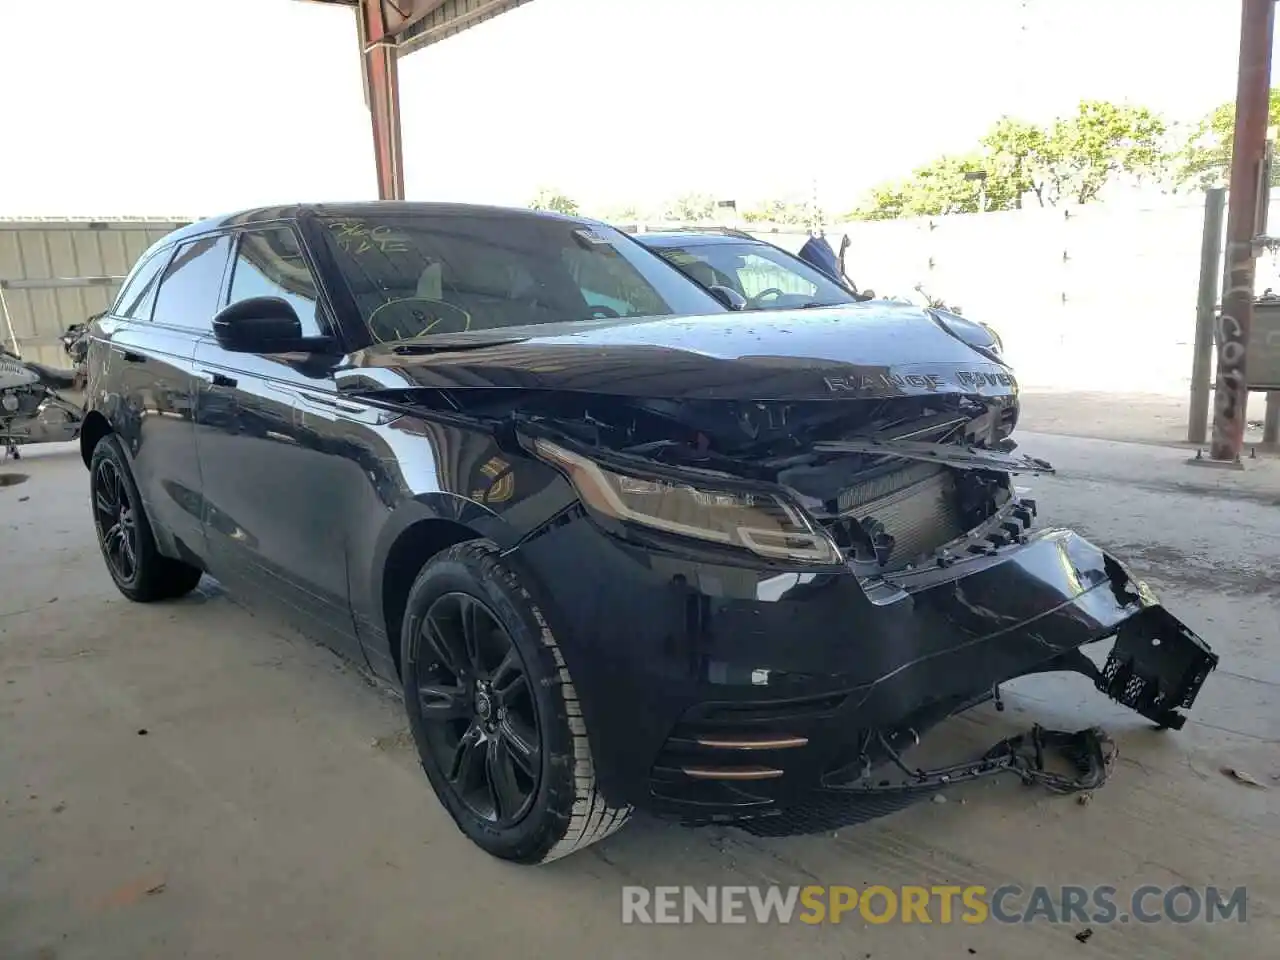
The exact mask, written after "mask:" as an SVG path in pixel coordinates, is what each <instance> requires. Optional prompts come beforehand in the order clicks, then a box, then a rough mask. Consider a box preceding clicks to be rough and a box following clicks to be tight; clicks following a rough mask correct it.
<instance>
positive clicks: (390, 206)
mask: <svg viewBox="0 0 1280 960" xmlns="http://www.w3.org/2000/svg"><path fill="white" fill-rule="evenodd" d="M413 214H417V215H419V216H436V217H449V216H465V217H473V218H474V217H495V218H502V219H510V218H512V217H528V218H530V219H539V220H563V221H566V222H569V223H580V224H590V223H595V222H597V221H593V220H590V219H588V218H586V217H572V216H566V215H565V214H560V213H554V212H552V211H550V210H530V209H528V208H527V207H499V206H488V205H484V204H471V203H418V202H414V201H405V200H366V201H360V202H353V203H292V204H284V205H280V206H271V207H254V208H251V209H248V210H238V211H236V212H234V213H224V214H219V215H218V216H215V217H206V218H204V219H203V220H197V221H196V222H195V223H189V224H187V225H186V226H185V227H179V228H178V229H177V230H175V231H173V232H172V233H170V234H168V235H166V236H165V237H164V239H163V241H161V242H163V243H171V242H173V241H175V240H182V239H184V238H186V237H193V236H198V235H200V234H202V233H208V232H209V231H210V230H218V229H225V228H227V227H243V226H250V225H252V224H255V223H271V222H274V221H279V220H296V219H298V218H299V217H300V216H306V215H312V216H319V217H369V216H378V215H381V216H393V217H394V216H409V215H413Z"/></svg>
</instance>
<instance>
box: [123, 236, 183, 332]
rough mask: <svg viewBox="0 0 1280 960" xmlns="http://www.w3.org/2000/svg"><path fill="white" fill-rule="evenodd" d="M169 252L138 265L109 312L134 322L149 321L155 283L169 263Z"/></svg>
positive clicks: (166, 251) (158, 254)
mask: <svg viewBox="0 0 1280 960" xmlns="http://www.w3.org/2000/svg"><path fill="white" fill-rule="evenodd" d="M169 252H170V251H169V250H168V249H165V250H161V251H160V252H159V253H155V254H152V255H151V257H150V258H149V259H148V260H146V261H145V262H144V263H141V264H139V265H138V266H137V267H136V268H135V269H134V271H133V274H132V275H131V276H130V277H129V279H128V281H127V282H126V283H125V285H124V289H122V290H121V291H120V296H119V298H117V300H116V305H115V308H114V309H113V310H112V311H111V312H112V313H114V314H115V315H116V316H117V317H130V318H132V319H134V320H150V319H151V305H152V304H153V303H155V299H156V287H157V285H158V284H157V281H158V280H159V279H160V271H161V270H162V269H164V265H165V264H166V263H168V262H169Z"/></svg>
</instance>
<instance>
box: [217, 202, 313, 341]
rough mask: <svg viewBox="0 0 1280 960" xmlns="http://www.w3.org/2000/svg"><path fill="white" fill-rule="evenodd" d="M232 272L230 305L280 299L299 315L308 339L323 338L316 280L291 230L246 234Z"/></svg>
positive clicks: (278, 228) (241, 236) (243, 234)
mask: <svg viewBox="0 0 1280 960" xmlns="http://www.w3.org/2000/svg"><path fill="white" fill-rule="evenodd" d="M231 271H232V272H231V295H230V299H229V300H228V303H235V302H236V301H237V300H247V299H248V298H249V297H279V298H280V299H282V300H287V301H288V302H289V303H290V304H291V305H292V306H293V309H294V310H296V311H297V313H298V319H299V320H301V321H302V335H303V336H304V337H317V336H320V335H321V332H322V331H321V327H322V326H323V323H322V321H321V308H320V303H319V301H320V295H319V292H318V291H317V287H316V279H315V277H314V276H313V275H312V273H311V269H310V268H309V267H308V266H307V261H306V259H305V258H304V257H303V256H302V250H301V249H300V248H299V246H298V237H297V234H295V233H294V232H293V230H291V229H290V228H289V227H271V228H270V229H266V230H250V231H246V232H245V233H242V234H241V235H240V243H239V246H238V247H237V248H236V259H235V262H234V263H233V264H232V266H231Z"/></svg>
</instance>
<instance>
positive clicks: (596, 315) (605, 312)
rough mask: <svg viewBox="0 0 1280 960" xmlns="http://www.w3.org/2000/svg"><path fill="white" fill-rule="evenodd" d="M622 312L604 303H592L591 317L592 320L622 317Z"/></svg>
mask: <svg viewBox="0 0 1280 960" xmlns="http://www.w3.org/2000/svg"><path fill="white" fill-rule="evenodd" d="M620 316H622V314H620V313H619V312H618V311H617V310H615V309H613V307H606V306H605V305H604V304H603V303H596V304H592V306H591V319H592V320H608V319H610V318H612V317H620Z"/></svg>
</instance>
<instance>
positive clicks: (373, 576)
mask: <svg viewBox="0 0 1280 960" xmlns="http://www.w3.org/2000/svg"><path fill="white" fill-rule="evenodd" d="M90 337H91V342H90V348H89V361H88V365H89V373H88V399H87V415H86V420H85V426H84V430H83V434H82V450H83V456H84V461H85V464H86V466H87V467H88V468H89V470H90V478H91V493H92V510H93V516H94V521H95V523H96V528H97V533H98V538H99V541H100V543H101V547H102V553H103V556H104V558H105V559H106V563H107V567H108V569H109V571H110V573H111V576H112V577H113V579H114V580H115V582H116V584H117V586H118V587H119V589H120V591H121V592H122V593H124V595H125V596H127V597H129V598H130V599H133V600H137V601H156V600H164V599H169V598H176V597H179V596H181V595H183V594H184V593H186V592H188V591H190V590H191V589H192V588H194V587H195V586H196V583H197V581H198V580H199V579H200V577H201V575H202V573H204V572H207V573H209V574H211V575H213V576H214V577H216V578H217V579H218V580H219V581H221V582H222V583H223V584H224V585H225V586H226V587H227V588H228V589H229V590H230V591H232V592H234V593H237V594H239V595H241V596H242V597H244V598H245V599H247V600H250V601H256V602H259V603H262V604H267V605H270V606H272V607H274V608H275V609H276V610H278V611H279V612H280V614H281V615H283V616H285V617H287V618H289V619H291V620H292V621H293V622H294V623H295V624H296V625H297V626H299V627H300V628H301V629H302V630H303V631H304V632H306V633H308V634H310V635H311V636H314V637H316V638H318V639H321V640H323V641H324V642H326V643H328V644H329V645H331V646H332V647H333V648H335V649H336V650H338V651H339V652H341V653H342V654H344V655H346V656H347V657H349V658H351V659H352V660H354V661H355V662H357V663H359V664H362V665H364V666H365V667H367V669H369V670H371V671H372V672H373V673H375V674H377V675H379V676H381V677H383V678H386V679H387V680H390V681H392V682H395V683H397V684H399V685H401V686H402V688H403V691H404V697H405V707H406V710H407V713H408V718H409V722H410V725H411V727H412V731H413V736H414V739H415V742H416V744H417V747H418V750H419V753H420V755H421V760H422V765H423V767H424V769H425V771H426V774H427V776H428V777H429V778H430V781H431V783H432V785H433V787H434V788H435V790H436V792H437V793H438V794H439V796H440V799H441V801H442V802H443V803H444V805H445V806H446V807H447V808H448V810H449V812H450V813H451V814H452V815H453V817H454V818H455V820H456V821H457V823H458V825H459V827H460V828H461V829H462V830H463V831H465V833H466V834H467V835H468V836H469V837H471V838H472V839H473V840H474V841H475V842H476V843H478V844H479V845H480V846H482V847H483V848H484V849H486V850H488V851H489V852H490V853H493V854H495V855H497V856H500V857H505V858H508V859H512V860H517V861H521V862H539V861H543V860H547V859H550V858H554V857H557V856H561V855H563V854H565V853H567V852H570V851H572V850H574V849H576V848H578V847H580V846H582V845H584V844H587V843H590V842H592V841H594V840H597V839H599V838H601V837H603V836H606V835H607V834H609V833H610V832H611V831H613V830H614V829H616V828H617V827H618V826H619V825H621V824H622V822H623V821H624V820H625V819H626V818H627V815H628V813H629V812H630V811H631V810H632V808H633V807H634V806H643V807H646V808H648V809H650V810H653V811H655V812H658V813H661V814H666V815H670V816H673V817H676V818H678V819H680V820H683V821H686V822H691V823H705V822H709V821H724V820H735V821H742V822H745V823H746V824H748V826H752V825H754V827H753V828H754V829H758V830H761V831H770V830H772V831H774V832H788V831H790V832H794V831H795V830H801V829H806V830H807V829H827V828H829V825H830V824H831V823H833V822H834V823H842V822H852V821H854V820H856V819H863V818H865V817H866V816H867V815H869V813H868V811H872V812H875V811H880V812H883V810H884V809H886V804H885V802H884V798H883V796H881V795H880V794H876V793H875V792H874V791H875V790H878V789H880V788H879V787H876V784H877V783H879V779H878V778H879V774H878V773H877V774H875V775H874V776H875V777H876V779H874V780H873V779H869V778H871V777H872V776H873V774H872V773H871V771H873V770H875V771H881V770H883V768H884V767H885V765H886V764H887V763H889V762H890V761H895V762H896V760H895V758H896V757H897V756H898V753H897V751H898V750H900V749H902V747H903V744H904V741H905V740H907V739H909V738H911V737H915V736H917V735H918V734H919V733H921V732H923V731H924V730H925V729H926V728H928V727H929V726H931V725H933V724H935V723H937V722H938V721H940V720H942V719H943V718H945V717H947V716H949V715H951V714H953V713H956V712H958V711H960V710H963V709H966V708H967V707H969V706H972V705H973V704H976V703H979V702H981V701H983V700H984V699H988V698H990V697H991V696H992V693H993V691H994V690H995V689H996V688H997V686H998V684H1000V683H1002V682H1003V681H1005V680H1008V679H1010V678H1013V677H1017V676H1020V675H1022V674H1026V673H1030V672H1040V671H1044V670H1053V669H1062V670H1078V671H1081V672H1085V673H1089V675H1090V676H1093V677H1094V678H1095V680H1096V681H1097V683H1098V685H1099V687H1100V688H1102V689H1103V690H1105V691H1107V692H1108V693H1110V694H1112V695H1113V696H1116V697H1117V698H1119V699H1121V700H1122V702H1125V703H1127V704H1129V705H1130V706H1133V707H1134V708H1135V709H1137V710H1139V711H1140V712H1142V713H1144V714H1145V715H1147V716H1150V717H1152V718H1154V719H1156V720H1157V721H1158V722H1160V723H1163V724H1166V725H1171V726H1176V725H1178V724H1180V723H1181V721H1182V715H1181V714H1180V713H1179V712H1178V711H1177V709H1176V708H1179V707H1186V706H1190V704H1191V701H1192V700H1193V699H1194V697H1195V694H1196V691H1197V690H1198V689H1199V686H1200V683H1201V682H1202V681H1203V679H1204V677H1205V675H1206V674H1207V673H1208V671H1209V669H1210V668H1211V667H1212V666H1213V664H1214V662H1216V661H1215V658H1214V657H1213V655H1212V654H1211V653H1209V652H1208V651H1207V649H1206V648H1205V647H1204V645H1203V643H1202V642H1201V641H1199V640H1198V639H1197V638H1196V637H1195V636H1194V635H1192V634H1191V633H1190V632H1189V631H1188V630H1187V629H1186V628H1185V627H1183V626H1182V625H1181V624H1180V623H1178V621H1176V620H1175V619H1174V618H1173V617H1172V616H1171V615H1170V614H1168V613H1167V612H1166V611H1165V610H1164V608H1162V607H1161V606H1159V605H1158V604H1157V603H1156V601H1155V599H1154V598H1153V597H1152V596H1151V594H1150V592H1149V591H1148V590H1147V589H1146V588H1145V586H1143V585H1142V584H1140V583H1138V582H1137V581H1134V580H1132V579H1131V578H1130V577H1129V575H1128V574H1127V573H1126V572H1125V570H1124V568H1123V567H1122V566H1121V564H1120V563H1119V562H1118V561H1116V560H1115V559H1113V558H1112V557H1110V556H1108V555H1107V554H1105V553H1104V552H1102V551H1101V550H1099V549H1098V548H1096V547H1094V546H1093V545H1091V544H1090V543H1088V542H1087V541H1085V540H1084V539H1082V538H1081V537H1079V536H1077V535H1076V534H1074V533H1072V532H1070V531H1068V530H1063V529H1050V530H1045V531H1042V532H1039V533H1033V532H1031V530H1030V527H1031V521H1032V516H1033V515H1034V513H1035V505H1034V504H1033V503H1031V502H1030V501H1028V500H1026V499H1024V498H1022V497H1020V496H1019V495H1018V493H1017V492H1016V491H1015V489H1014V488H1013V487H1012V485H1011V483H1010V475H1011V473H1012V472H1016V471H1024V470H1027V471H1036V470H1045V469H1050V468H1049V467H1048V466H1047V465H1046V464H1043V463H1042V462H1038V461H1032V460H1029V459H1027V458H1023V457H1016V456H1014V455H1012V454H1011V453H1010V452H1009V449H1010V442H1009V441H1008V437H1007V435H1008V433H1009V431H1010V430H1011V429H1012V425H1013V423H1014V420H1015V417H1016V411H1017V387H1016V382H1015V380H1014V377H1013V375H1012V373H1011V372H1010V370H1009V369H1008V368H1007V367H1005V366H1004V365H1003V364H1001V363H1000V362H998V361H997V360H995V359H993V358H991V357H990V356H986V355H983V354H980V353H979V352H976V351H975V350H974V349H972V348H971V347H970V346H969V345H967V344H966V343H964V342H963V341H962V340H961V339H959V338H958V337H957V336H956V335H954V333H953V332H951V331H950V330H949V329H948V328H947V326H946V325H945V324H943V323H941V322H939V321H938V320H937V318H936V317H934V316H931V315H930V314H929V313H928V312H926V311H922V310H918V309H915V308H912V307H905V306H895V305H892V304H885V303H867V304H859V305H855V306H851V307H847V308H841V309H838V310H805V311H797V312H792V313H789V312H784V311H776V312H773V313H768V314H754V315H751V316H749V317H748V316H746V315H743V314H737V313H732V312H730V311H728V310H726V309H725V308H723V307H722V306H721V305H720V303H719V302H718V301H716V300H715V299H714V298H713V297H712V296H710V295H709V294H708V293H706V292H705V291H704V290H702V289H701V288H699V287H698V286H697V285H696V284H694V283H692V282H691V281H689V280H688V279H687V278H686V277H684V276H683V275H682V274H681V273H680V272H679V271H677V270H676V269H675V268H674V267H672V266H670V265H669V264H668V263H666V262H665V261H663V260H662V259H660V258H659V257H657V256H655V255H653V254H651V253H650V252H648V251H647V250H645V249H644V248H643V247H641V246H640V245H639V244H638V243H636V242H635V241H634V240H632V239H630V238H628V237H626V236H624V235H622V234H620V233H618V232H617V231H615V230H613V229H611V228H609V227H607V226H605V225H603V224H600V223H595V222H591V221H586V220H581V219H575V218H568V217H561V216H556V215H551V214H538V213H533V212H530V211H515V210H499V209H491V208H479V207H462V206H444V205H422V204H404V203H398V204H358V205H341V206H336V205H335V206H294V207H282V208H275V209H265V210H254V211H250V212H246V213H241V214H237V215H234V216H227V217H223V218H219V219H214V220H207V221H204V222H201V223H197V224H194V225H191V226H188V227H186V228H184V229H182V230H179V231H177V232H176V233H173V234H171V235H170V236H168V237H166V238H165V239H163V240H161V241H160V242H158V243H157V244H156V245H155V246H154V247H152V248H151V249H150V250H149V251H147V253H146V254H145V255H144V256H143V257H142V258H141V260H140V261H139V262H138V264H137V265H136V266H135V267H134V269H133V271H132V272H131V274H130V276H129V278H128V279H127V281H126V283H125V284H124V287H123V289H122V291H121V294H120V296H119V298H118V300H117V301H116V303H115V304H114V305H113V306H112V307H111V309H110V310H108V311H107V312H106V313H105V314H104V315H102V316H100V317H98V318H97V319H96V320H95V321H94V322H93V324H92V326H91V330H90ZM1117 636H1118V640H1117V643H1116V646H1115V649H1114V650H1113V652H1112V654H1111V659H1110V660H1109V661H1108V666H1107V667H1106V668H1105V669H1104V670H1102V671H1098V670H1097V669H1096V668H1093V667H1092V664H1091V663H1090V662H1089V661H1088V660H1086V659H1085V658H1084V657H1083V656H1081V655H1080V654H1079V653H1078V649H1077V648H1079V647H1080V646H1081V645H1082V644H1086V643H1089V642H1091V641H1096V640H1101V639H1104V638H1111V637H1117ZM1157 643H1158V645H1156V644H1157ZM1090 671H1092V672H1090ZM927 786H928V784H925V783H924V782H923V781H915V782H913V783H908V784H907V785H906V789H905V790H904V791H903V792H902V793H901V797H902V798H907V799H910V798H911V797H914V796H915V795H917V793H918V792H919V791H916V790H914V789H913V788H914V787H920V788H921V789H924V788H925V787H927ZM868 791H870V792H868ZM868 797H870V798H871V799H868ZM895 802H898V801H895ZM901 802H905V800H902V801H901ZM892 805H893V804H889V805H888V807H889V808H891V807H892Z"/></svg>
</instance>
